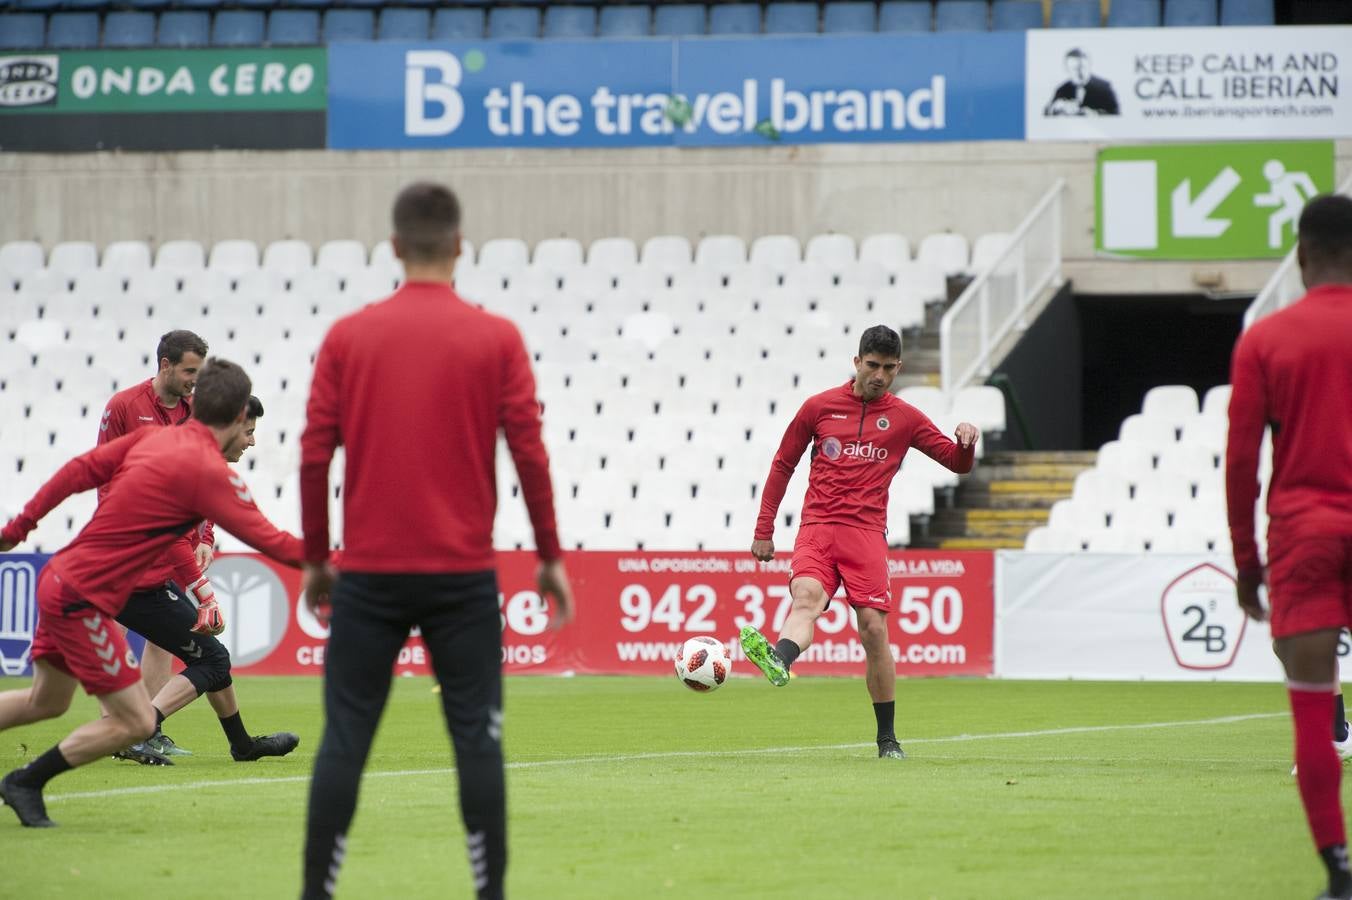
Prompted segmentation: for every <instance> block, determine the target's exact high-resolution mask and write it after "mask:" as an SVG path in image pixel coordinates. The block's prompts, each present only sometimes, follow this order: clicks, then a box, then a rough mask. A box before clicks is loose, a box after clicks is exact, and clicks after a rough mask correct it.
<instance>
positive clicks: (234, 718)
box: [113, 397, 300, 766]
mask: <svg viewBox="0 0 1352 900" xmlns="http://www.w3.org/2000/svg"><path fill="white" fill-rule="evenodd" d="M262 416H263V403H262V401H261V400H259V399H258V398H257V397H250V398H249V406H248V412H247V414H246V415H245V418H244V436H245V443H243V444H241V445H239V446H238V447H232V448H230V449H229V450H227V451H226V452H225V458H226V460H227V461H229V462H231V463H237V462H239V460H240V458H241V457H242V456H243V455H244V451H245V450H247V449H249V448H250V447H252V446H254V445H255V443H256V441H255V439H254V431H255V429H256V428H257V424H258V420H259V419H260V418H262ZM203 528H204V526H203V525H202V524H199V525H198V527H197V528H195V529H193V531H192V532H190V534H191V535H192V537H193V538H198V537H200V536H201V535H202V533H203ZM193 544H194V541H193V540H192V539H191V538H183V539H180V541H179V543H178V544H176V545H175V546H174V547H173V548H171V549H170V551H169V554H168V558H169V559H170V560H172V561H174V562H175V563H177V565H175V566H169V567H165V569H164V570H163V571H159V569H160V567H156V571H154V572H153V573H151V574H150V575H149V576H142V578H141V580H140V583H139V584H138V586H137V588H136V590H135V591H134V592H133V593H132V595H131V597H130V598H129V599H128V600H127V605H126V606H124V607H123V608H122V612H120V613H118V615H117V621H118V622H119V623H120V624H122V625H125V626H126V627H127V628H130V629H131V630H132V631H135V632H136V633H137V634H140V635H141V636H142V637H144V638H145V639H146V640H147V641H148V642H150V643H151V644H153V645H155V646H158V647H163V648H164V649H166V650H167V651H169V652H170V653H172V654H173V655H174V656H177V657H178V658H179V659H180V660H182V662H183V665H184V669H183V671H182V672H181V673H180V674H178V675H173V676H172V677H170V679H169V680H168V682H167V683H166V684H165V685H164V687H163V688H161V689H160V690H159V691H158V692H157V693H156V694H155V696H154V697H152V698H151V701H150V702H151V706H152V708H153V709H154V711H155V734H154V735H152V736H151V737H150V739H149V740H146V741H142V742H140V743H138V744H135V745H133V746H131V747H128V748H127V749H126V750H121V751H118V752H117V753H114V754H113V756H115V757H117V758H118V759H130V760H133V761H134V762H138V763H141V764H142V765H158V766H172V765H173V764H174V763H173V760H171V759H169V756H170V755H178V754H182V755H189V754H188V751H186V750H183V749H182V748H178V747H176V746H175V745H174V743H173V741H171V740H169V739H168V738H167V737H166V736H165V735H164V733H163V731H162V730H161V729H162V726H163V725H164V720H165V719H167V718H168V717H169V716H172V715H173V714H174V713H176V712H178V711H179V710H180V709H182V708H183V707H185V706H187V705H188V704H189V703H192V702H193V701H194V700H196V699H197V698H198V697H200V696H202V695H203V694H206V697H207V702H208V703H210V704H211V708H212V709H213V710H214V711H215V713H216V716H217V718H218V719H219V720H220V723H221V730H222V731H224V732H225V736H226V739H227V740H228V741H229V742H230V757H231V758H232V759H234V760H235V762H254V761H255V760H259V759H262V758H263V757H265V756H286V755H287V754H288V753H290V752H291V751H292V750H295V749H296V747H297V746H299V744H300V737H299V736H297V735H295V734H293V733H291V732H289V731H282V732H278V733H276V734H264V735H253V736H250V734H249V732H248V730H247V729H245V727H244V722H243V720H242V719H241V718H240V712H239V702H238V700H237V699H236V697H235V688H234V685H233V681H232V679H231V676H230V652H229V651H228V650H226V649H225V646H224V645H223V644H222V643H221V642H220V641H218V640H217V639H216V636H217V635H219V634H220V633H221V632H222V631H224V630H225V621H224V619H223V618H222V616H221V612H220V609H219V608H218V607H217V606H216V599H215V592H214V591H213V590H212V587H211V581H210V580H209V579H207V577H206V576H205V575H202V574H201V572H200V570H199V569H198V568H197V564H196V562H195V551H196V547H195V546H193ZM179 585H187V587H186V589H183V588H180V587H179Z"/></svg>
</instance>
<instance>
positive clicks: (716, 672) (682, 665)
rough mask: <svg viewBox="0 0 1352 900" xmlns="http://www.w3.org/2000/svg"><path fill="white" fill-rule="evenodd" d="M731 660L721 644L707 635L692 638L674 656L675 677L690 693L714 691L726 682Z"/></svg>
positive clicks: (730, 668)
mask: <svg viewBox="0 0 1352 900" xmlns="http://www.w3.org/2000/svg"><path fill="white" fill-rule="evenodd" d="M731 671H732V660H730V659H728V650H727V648H726V647H724V646H723V642H722V641H720V640H718V639H717V638H711V637H709V636H708V635H700V636H699V637H692V638H691V639H690V640H688V641H686V642H685V643H684V644H682V645H681V652H680V653H678V654H676V677H677V678H679V679H681V683H682V684H684V685H685V686H686V687H688V688H690V690H692V691H716V690H718V687H719V686H720V685H721V684H722V683H723V682H725V681H727V680H728V673H729V672H731Z"/></svg>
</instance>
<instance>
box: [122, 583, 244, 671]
mask: <svg viewBox="0 0 1352 900" xmlns="http://www.w3.org/2000/svg"><path fill="white" fill-rule="evenodd" d="M117 621H118V622H119V623H121V624H122V625H125V626H127V628H129V629H131V630H132V631H134V632H136V633H137V634H139V635H141V636H142V637H144V638H145V639H146V640H147V641H149V642H150V643H152V644H154V645H155V646H157V647H159V648H161V649H163V650H166V651H168V652H169V653H172V654H173V655H174V656H176V657H178V658H179V659H181V660H182V661H183V664H184V665H185V666H187V667H188V671H187V672H184V673H183V674H184V675H185V676H186V677H187V679H188V680H189V681H191V682H192V683H193V686H194V687H196V688H197V690H198V693H201V692H202V691H205V690H208V689H211V690H219V689H220V687H218V686H217V685H220V683H221V680H222V679H223V678H224V679H225V684H227V685H228V684H229V678H228V675H222V673H221V672H219V671H216V672H215V673H214V674H212V675H211V676H210V677H208V676H207V675H204V674H198V670H199V669H200V668H201V667H202V666H203V665H205V664H211V665H212V667H213V668H214V669H217V670H219V669H220V668H222V667H224V668H225V669H226V671H227V672H228V669H229V664H230V663H229V660H230V654H229V652H228V651H227V650H226V649H225V645H224V644H222V643H221V642H220V641H218V640H217V639H216V638H214V637H212V636H211V635H209V634H194V633H193V630H192V628H193V626H194V625H196V624H197V607H196V606H194V605H193V602H192V601H191V600H189V599H188V596H187V592H186V591H184V590H182V589H181V588H180V587H179V586H178V585H177V584H175V583H173V582H172V581H171V582H168V583H166V584H165V585H164V587H161V588H155V589H154V590H150V591H137V592H136V593H134V594H132V595H131V598H130V599H128V600H127V605H126V606H124V607H123V608H122V612H120V613H118V614H117Z"/></svg>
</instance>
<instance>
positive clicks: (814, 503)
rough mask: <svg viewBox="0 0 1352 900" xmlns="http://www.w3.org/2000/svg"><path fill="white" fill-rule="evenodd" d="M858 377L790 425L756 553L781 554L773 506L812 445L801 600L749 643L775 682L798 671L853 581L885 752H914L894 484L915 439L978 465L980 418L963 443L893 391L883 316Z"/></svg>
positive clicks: (967, 466) (896, 348)
mask: <svg viewBox="0 0 1352 900" xmlns="http://www.w3.org/2000/svg"><path fill="white" fill-rule="evenodd" d="M854 369H855V377H854V379H853V380H852V381H847V382H846V383H845V384H843V385H841V386H840V387H835V388H832V389H831V390H829V391H824V392H823V393H820V394H817V395H815V396H813V397H809V398H808V399H807V402H806V403H804V404H803V406H802V408H800V409H799V410H798V414H797V415H795V416H794V417H793V421H792V422H790V423H789V427H788V430H787V431H785V432H784V439H783V441H781V442H780V445H779V451H778V452H777V453H776V454H775V458H774V462H773V463H771V465H770V474H769V477H767V478H766V480H765V489H764V490H763V491H762V492H761V507H760V518H759V519H758V520H757V523H756V534H755V540H754V541H753V542H752V544H751V555H752V556H754V557H755V558H756V559H758V560H760V561H761V562H768V561H769V560H771V559H773V558H774V555H775V545H774V527H775V515H776V513H777V512H778V511H779V503H780V501H781V500H783V499H784V491H785V489H786V488H787V487H788V484H789V479H790V478H791V477H793V471H794V469H795V468H797V466H798V460H799V459H800V458H801V457H802V455H803V451H804V450H806V449H807V446H808V444H809V443H811V444H812V462H811V469H810V470H809V473H808V482H807V497H806V498H805V499H804V501H803V516H802V525H801V526H800V528H799V530H798V540H797V542H796V543H795V544H794V547H793V563H792V566H791V570H790V578H791V580H790V582H789V592H790V593H791V594H792V596H793V606H792V607H791V609H790V612H789V615H788V618H787V619H785V621H784V627H783V629H782V630H781V631H780V632H779V639H778V641H777V642H776V643H775V644H774V645H771V644H770V642H769V641H768V640H767V639H766V638H765V636H764V635H762V634H761V633H760V632H759V631H757V630H756V629H754V628H752V627H750V626H747V627H746V628H743V629H742V634H741V642H742V649H743V650H745V651H746V655H747V658H748V659H750V660H751V661H752V662H753V663H755V664H756V666H757V667H758V668H759V669H760V670H761V671H762V672H764V673H765V677H766V678H768V679H770V683H771V684H773V685H775V686H776V687H783V686H784V685H786V684H788V683H789V669H790V667H791V666H792V665H793V662H794V660H796V659H797V658H798V656H799V654H801V653H802V652H803V651H804V650H806V649H807V647H808V645H809V644H811V643H812V632H813V623H815V622H816V620H817V617H818V616H820V615H821V614H822V613H823V612H825V611H826V607H827V605H828V604H830V602H831V597H832V596H833V595H834V594H835V592H836V589H837V588H838V587H839V586H840V585H841V584H842V583H843V584H844V585H845V602H847V603H849V604H850V606H851V607H852V608H853V609H854V611H855V613H856V615H857V617H858V620H859V639H860V641H861V642H862V643H863V645H864V655H865V659H866V663H865V665H866V680H867V684H868V692H869V697H870V698H872V700H873V714H874V718H875V719H876V720H877V726H878V737H877V740H878V756H879V757H883V758H887V759H905V757H906V753H905V752H904V751H903V750H902V749H901V745H900V744H899V743H898V742H897V735H896V731H895V727H894V718H895V711H896V688H897V666H896V661H895V660H894V659H893V658H892V648H891V645H890V644H889V642H888V640H887V614H888V613H890V612H891V611H892V609H893V602H892V590H891V586H890V577H889V575H888V571H887V537H886V534H887V492H888V486H889V485H890V484H891V483H892V479H893V478H894V477H896V474H897V470H898V469H899V468H901V460H902V457H904V456H905V455H906V451H907V450H909V449H910V448H912V447H914V448H916V449H917V450H919V451H920V452H921V453H924V454H925V455H926V456H928V457H930V458H931V459H933V460H935V461H936V462H938V463H940V464H941V465H943V466H944V467H946V468H948V469H950V470H952V471H954V472H958V473H966V472H970V471H971V470H972V463H973V461H974V460H975V458H976V441H977V438H978V437H980V432H979V431H978V430H977V429H976V426H974V425H971V424H969V423H967V422H963V423H961V424H960V425H958V427H957V428H956V429H955V437H956V438H957V441H956V442H954V441H952V440H950V439H949V438H948V437H946V436H945V435H943V434H942V433H940V431H939V429H938V428H936V427H935V426H934V423H933V422H931V421H930V420H929V418H928V417H927V416H926V415H925V414H924V413H922V412H921V411H920V410H918V409H916V408H915V407H913V406H911V405H910V404H909V403H906V402H905V401H904V400H901V399H899V398H897V397H895V396H893V395H892V394H891V393H889V391H890V389H891V387H892V382H893V380H895V378H896V377H897V374H898V373H899V372H900V371H901V338H900V337H899V336H898V335H897V333H896V332H895V331H893V330H892V329H890V328H888V327H887V326H885V325H875V326H873V327H872V328H869V329H868V330H867V331H865V332H864V333H863V335H862V336H861V337H860V339H859V355H858V356H856V357H855V358H854Z"/></svg>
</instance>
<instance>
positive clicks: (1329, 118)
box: [1024, 25, 1352, 141]
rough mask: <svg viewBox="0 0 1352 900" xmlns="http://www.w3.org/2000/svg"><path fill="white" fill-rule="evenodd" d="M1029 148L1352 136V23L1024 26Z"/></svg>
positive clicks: (1025, 114)
mask: <svg viewBox="0 0 1352 900" xmlns="http://www.w3.org/2000/svg"><path fill="white" fill-rule="evenodd" d="M1026 65H1027V78H1026V80H1025V88H1024V119H1025V132H1026V135H1027V139H1028V140H1030V141H1120V140H1149V141H1168V140H1188V139H1196V138H1205V139H1207V140H1225V139H1230V138H1242V139H1290V138H1339V137H1349V136H1352V27H1345V26H1330V25H1323V26H1318V27H1284V28H1236V27H1229V28H1133V29H1130V30H1122V29H1116V28H1094V29H1086V30H1079V29H1059V28H1052V29H1033V30H1030V31H1029V32H1027V63H1026Z"/></svg>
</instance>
